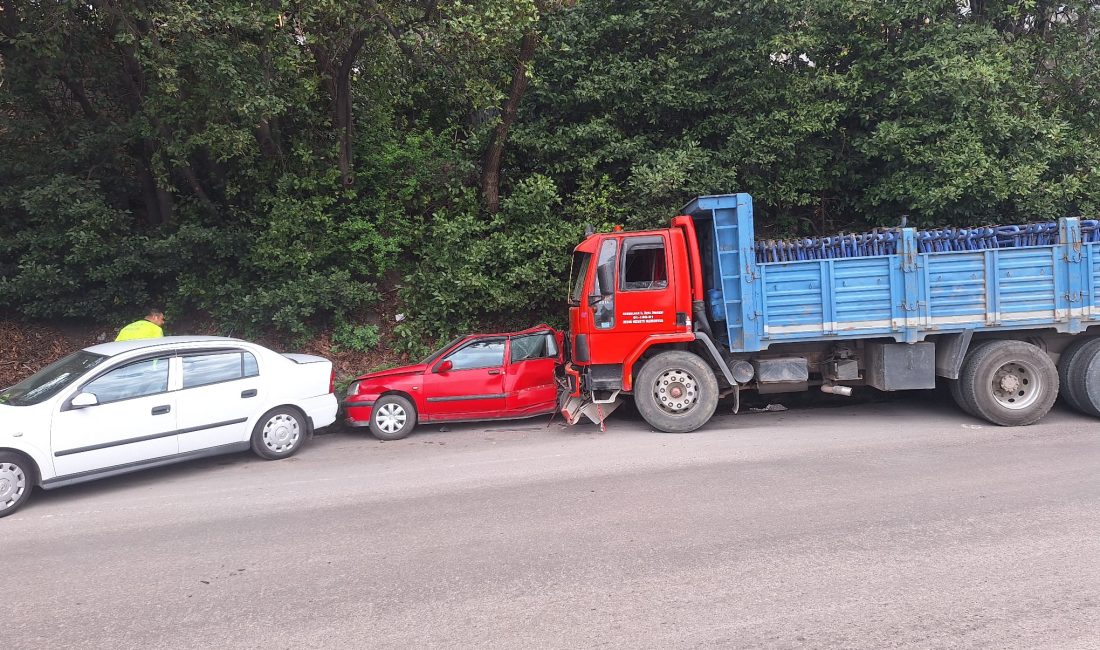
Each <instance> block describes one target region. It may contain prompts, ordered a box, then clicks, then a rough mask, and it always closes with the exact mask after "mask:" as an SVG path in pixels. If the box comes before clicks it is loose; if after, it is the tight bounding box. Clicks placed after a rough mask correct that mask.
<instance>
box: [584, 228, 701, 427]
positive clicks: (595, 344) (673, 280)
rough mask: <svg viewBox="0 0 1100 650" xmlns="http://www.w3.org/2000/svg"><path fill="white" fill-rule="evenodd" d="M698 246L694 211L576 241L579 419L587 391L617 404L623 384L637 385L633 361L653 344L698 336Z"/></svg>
mask: <svg viewBox="0 0 1100 650" xmlns="http://www.w3.org/2000/svg"><path fill="white" fill-rule="evenodd" d="M697 250H698V244H697V242H696V238H695V228H694V224H693V223H692V221H691V219H690V218H689V217H677V218H675V219H673V222H672V227H671V228H665V229H661V230H647V231H641V232H629V233H628V232H622V231H621V230H619V229H616V230H615V231H613V232H610V233H599V234H593V235H590V236H589V237H587V238H586V239H585V240H584V242H582V243H581V244H580V245H579V246H577V248H576V249H575V251H574V253H573V264H572V271H571V277H570V292H569V342H570V352H571V354H570V356H571V362H570V363H569V364H567V366H566V374H567V376H568V377H569V381H570V385H569V388H570V397H572V398H574V399H572V400H569V401H568V402H567V404H566V408H565V409H564V413H565V415H566V417H567V418H569V419H570V420H571V421H575V419H576V417H577V416H579V409H581V408H583V406H584V404H582V402H584V401H585V400H583V399H581V398H582V396H588V395H591V396H592V398H593V399H594V400H595V402H596V403H598V404H609V405H610V406H609V407H608V409H606V411H607V412H610V410H611V409H612V408H614V402H615V400H616V398H617V395H618V393H619V392H624V393H629V392H631V391H632V390H633V383H634V367H635V365H636V364H637V363H638V361H639V360H640V359H642V358H643V355H645V354H646V353H647V351H649V350H650V349H651V348H653V346H664V345H667V344H690V343H692V342H694V341H695V339H696V336H695V333H694V329H693V313H694V304H693V303H695V302H696V301H700V303H701V300H702V270H701V269H700V268H699V259H698V255H697V253H693V251H697ZM689 251H690V252H689ZM696 294H698V295H696Z"/></svg>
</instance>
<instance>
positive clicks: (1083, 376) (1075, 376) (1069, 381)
mask: <svg viewBox="0 0 1100 650" xmlns="http://www.w3.org/2000/svg"><path fill="white" fill-rule="evenodd" d="M1082 343H1083V345H1081V346H1080V347H1077V346H1076V344H1074V346H1075V347H1077V349H1075V350H1073V356H1072V357H1070V358H1069V359H1068V361H1069V363H1067V364H1064V365H1063V366H1061V367H1059V369H1058V370H1059V379H1061V380H1062V397H1064V398H1065V399H1066V403H1068V404H1069V405H1070V406H1072V407H1073V408H1075V409H1077V410H1078V411H1080V412H1082V413H1085V414H1087V415H1091V416H1093V417H1100V339H1088V340H1086V341H1083V342H1082ZM1067 352H1069V351H1068V350H1067ZM1063 358H1065V356H1063ZM1063 372H1064V373H1065V374H1064V375H1063V374H1062V373H1063Z"/></svg>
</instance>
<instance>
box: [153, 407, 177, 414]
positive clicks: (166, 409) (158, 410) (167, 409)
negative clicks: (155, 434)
mask: <svg viewBox="0 0 1100 650" xmlns="http://www.w3.org/2000/svg"><path fill="white" fill-rule="evenodd" d="M171 410H172V407H171V406H167V405H166V406H154V407H153V415H164V414H165V413H169V412H171Z"/></svg>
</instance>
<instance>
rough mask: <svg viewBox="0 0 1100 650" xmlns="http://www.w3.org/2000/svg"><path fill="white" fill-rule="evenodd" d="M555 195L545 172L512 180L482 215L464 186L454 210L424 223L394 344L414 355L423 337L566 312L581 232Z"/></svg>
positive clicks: (422, 348)
mask: <svg viewBox="0 0 1100 650" xmlns="http://www.w3.org/2000/svg"><path fill="white" fill-rule="evenodd" d="M559 202H560V199H559V198H558V193H557V188H556V187H555V186H554V184H553V182H552V181H551V180H550V179H548V178H546V177H545V176H540V175H533V176H530V177H528V178H526V179H524V180H522V181H521V182H520V183H518V184H517V186H516V187H515V188H513V191H512V193H511V195H510V196H509V197H508V198H507V199H506V200H505V201H504V202H503V203H502V205H501V211H500V212H499V213H498V214H497V215H496V216H495V217H493V218H491V219H486V218H484V217H483V216H482V215H481V214H480V213H479V211H478V204H477V198H476V197H475V196H474V195H473V194H472V193H470V192H467V194H466V195H465V197H463V200H462V201H461V202H460V203H458V204H457V206H456V208H455V209H452V210H449V211H440V212H437V213H435V214H434V215H433V216H432V219H431V220H430V221H429V222H427V223H426V224H424V227H423V229H422V231H421V232H420V233H418V238H419V239H420V240H421V241H423V242H424V246H423V247H422V248H421V249H420V254H419V256H418V259H417V260H416V261H415V262H414V264H415V266H414V267H413V272H412V273H411V275H410V276H409V277H408V279H407V280H406V282H405V286H404V287H403V289H402V292H401V298H402V302H403V303H404V304H405V306H406V308H407V310H408V316H409V318H407V319H406V321H405V322H403V323H401V324H400V325H398V326H397V328H396V330H395V333H396V335H397V341H398V346H399V349H401V350H402V351H404V352H408V353H410V354H412V355H414V356H416V355H420V354H423V353H426V352H427V351H428V349H427V348H428V347H429V343H430V342H433V341H438V340H441V339H447V338H450V337H453V336H455V335H458V334H463V333H467V332H469V331H471V330H474V329H476V328H477V327H479V326H480V325H482V324H489V325H492V326H494V327H497V328H501V329H511V328H521V327H526V326H528V325H530V324H532V322H535V321H539V320H544V319H547V318H551V319H552V317H553V316H554V315H559V316H558V319H560V318H561V316H560V314H562V313H563V310H564V298H565V292H566V286H565V285H566V282H567V277H566V275H567V273H568V271H569V269H568V265H567V263H566V262H565V261H566V260H568V256H569V251H570V248H571V247H572V246H574V245H576V242H577V241H578V240H579V238H580V236H581V232H580V231H579V230H578V229H576V228H571V227H563V226H562V225H561V222H560V221H559V220H558V219H557V218H556V217H555V213H556V211H557V209H558V206H559Z"/></svg>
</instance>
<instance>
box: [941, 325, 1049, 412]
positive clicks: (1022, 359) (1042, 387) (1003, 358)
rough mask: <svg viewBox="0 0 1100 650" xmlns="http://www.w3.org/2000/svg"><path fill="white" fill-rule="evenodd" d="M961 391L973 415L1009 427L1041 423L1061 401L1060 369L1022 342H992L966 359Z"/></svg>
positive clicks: (1043, 354) (1040, 352) (1044, 354)
mask: <svg viewBox="0 0 1100 650" xmlns="http://www.w3.org/2000/svg"><path fill="white" fill-rule="evenodd" d="M959 390H960V393H961V395H962V398H963V400H964V401H965V403H966V404H967V405H968V406H969V407H970V408H972V409H973V412H974V415H975V416H977V417H980V418H982V419H984V420H987V421H989V422H992V423H993V424H999V425H1001V426H1006V427H1015V426H1025V425H1028V424H1034V423H1036V422H1038V421H1039V419H1040V418H1042V417H1043V416H1044V415H1046V414H1047V411H1049V410H1050V407H1051V406H1053V405H1054V400H1055V398H1057V397H1058V369H1057V368H1056V367H1055V366H1054V362H1053V361H1051V360H1050V357H1048V356H1047V354H1046V353H1045V352H1043V351H1042V350H1040V349H1039V348H1037V347H1035V346H1034V345H1032V344H1030V343H1024V342H1023V341H993V342H991V343H989V344H987V345H983V346H982V347H980V348H978V349H977V350H975V351H974V352H973V353H972V354H970V355H967V358H966V361H965V362H964V363H963V367H962V373H960V375H959Z"/></svg>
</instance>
